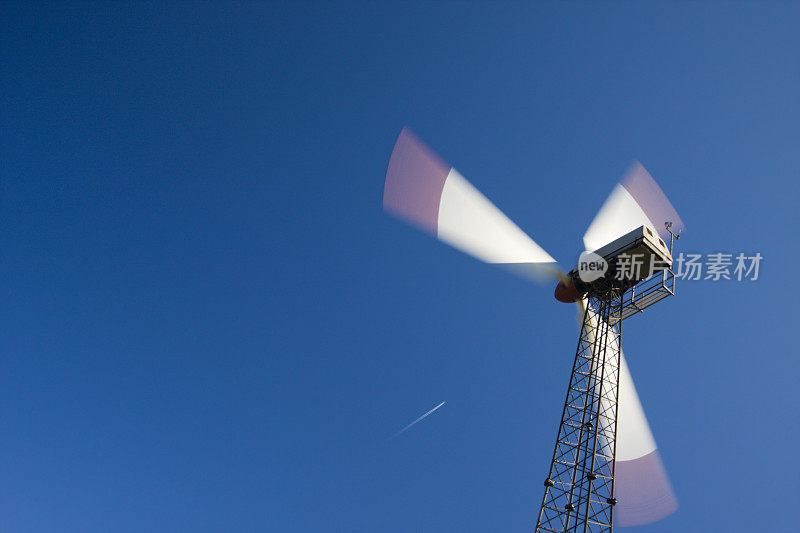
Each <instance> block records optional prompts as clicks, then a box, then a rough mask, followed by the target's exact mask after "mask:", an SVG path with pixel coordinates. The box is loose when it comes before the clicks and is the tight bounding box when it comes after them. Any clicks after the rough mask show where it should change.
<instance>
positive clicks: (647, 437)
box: [578, 301, 678, 527]
mask: <svg viewBox="0 0 800 533" xmlns="http://www.w3.org/2000/svg"><path fill="white" fill-rule="evenodd" d="M587 304H588V303H587V302H586V301H580V302H578V307H579V309H585V307H584V306H585V305H587ZM589 313H590V320H591V321H590V323H589V327H590V328H592V329H591V330H590V331H589V335H590V339H591V338H592V337H591V336H592V335H593V334H594V331H596V325H597V323H598V317H597V314H596V310H595V309H593V308H592V307H589ZM607 351H608V354H610V355H616V354H617V353H619V355H620V363H619V364H620V367H619V391H618V397H617V431H616V450H615V454H614V455H615V458H616V459H615V467H614V497H615V498H616V499H617V504H616V505H615V506H614V524H615V525H617V526H621V527H628V526H640V525H645V524H650V523H652V522H656V521H658V520H661V519H662V518H665V517H667V516H669V515H671V514H672V513H674V512H675V511H676V510H677V509H678V500H677V499H676V498H675V493H674V492H673V491H672V485H671V484H670V482H669V478H668V477H667V474H666V471H665V470H664V465H663V463H662V462H661V456H660V455H659V453H658V447H657V446H656V441H655V439H654V438H653V433H652V432H651V431H650V425H649V424H648V423H647V417H645V415H644V409H642V403H641V402H640V401H639V395H638V394H636V387H635V386H634V385H633V378H632V377H631V373H630V370H629V369H628V363H627V362H626V361H625V354H624V353H622V351H621V350H620V348H619V340H618V339H617V338H609V340H608V346H607ZM606 365H607V366H606V367H605V372H608V373H611V372H613V363H612V362H611V361H609V362H607V363H606ZM601 412H613V410H611V409H609V405H608V403H607V402H605V401H603V400H601ZM604 442H606V443H607V442H608V441H604Z"/></svg>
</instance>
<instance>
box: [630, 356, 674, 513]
mask: <svg viewBox="0 0 800 533" xmlns="http://www.w3.org/2000/svg"><path fill="white" fill-rule="evenodd" d="M617 405H618V410H617V453H616V466H615V469H614V493H615V494H614V495H615V497H616V498H617V502H618V503H617V505H616V506H615V507H614V523H615V524H616V525H618V526H622V527H628V526H640V525H644V524H649V523H651V522H655V521H657V520H661V519H662V518H665V517H667V516H669V515H671V514H672V513H674V512H675V511H677V510H678V500H677V499H676V498H675V493H674V492H673V491H672V485H671V484H670V482H669V478H668V477H667V473H666V471H665V470H664V464H663V463H662V462H661V456H660V455H659V453H658V447H657V446H656V441H655V439H654V438H653V433H652V432H651V431H650V425H649V424H648V423H647V418H646V417H645V415H644V409H642V404H641V402H640V401H639V395H638V394H636V387H635V386H634V385H633V378H632V377H631V373H630V370H629V369H628V364H627V362H626V361H625V354H624V353H623V354H621V357H620V377H619V400H618V404H617Z"/></svg>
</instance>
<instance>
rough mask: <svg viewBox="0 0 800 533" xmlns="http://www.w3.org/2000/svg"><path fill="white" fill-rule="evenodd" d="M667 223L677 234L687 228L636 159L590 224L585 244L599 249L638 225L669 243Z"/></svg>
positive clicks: (585, 236) (590, 247)
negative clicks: (650, 230)
mask: <svg viewBox="0 0 800 533" xmlns="http://www.w3.org/2000/svg"><path fill="white" fill-rule="evenodd" d="M665 222H672V231H673V232H675V233H679V232H680V231H682V230H683V229H684V225H683V222H682V221H681V218H680V217H679V216H678V213H677V211H675V208H674V207H672V204H671V203H670V202H669V200H668V199H667V197H666V195H665V194H664V192H663V191H662V190H661V187H659V186H658V184H657V183H656V182H655V180H654V179H653V178H652V176H650V174H649V173H648V172H647V170H645V168H644V167H643V166H642V165H641V164H640V163H639V162H638V161H635V162H634V163H633V164H632V165H631V167H630V168H629V169H628V171H627V172H626V173H625V176H623V178H622V180H621V181H620V182H619V183H618V184H617V185H616V186H615V187H614V189H613V190H612V191H611V194H610V195H609V196H608V198H607V199H606V201H605V203H604V204H603V207H601V208H600V211H598V213H597V215H596V216H595V217H594V220H593V221H592V223H591V224H590V225H589V229H587V230H586V233H585V234H584V236H583V245H584V247H585V248H586V249H587V250H590V251H594V250H597V249H599V248H602V247H603V246H604V245H606V244H608V243H610V242H611V241H613V240H615V239H617V238H618V237H621V236H623V235H625V234H626V233H628V232H629V231H632V230H634V229H636V228H638V227H639V226H649V227H650V229H652V230H654V231H655V232H657V233H658V235H659V236H660V237H661V238H662V239H663V240H664V241H665V242H667V241H669V238H670V235H669V232H668V231H667V230H666V228H665V226H664V223H665Z"/></svg>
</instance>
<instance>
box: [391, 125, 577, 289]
mask: <svg viewBox="0 0 800 533" xmlns="http://www.w3.org/2000/svg"><path fill="white" fill-rule="evenodd" d="M383 207H384V209H385V210H386V211H387V212H389V213H391V214H393V215H395V216H397V217H398V218H401V219H403V220H405V221H407V222H409V223H411V224H412V225H414V226H417V227H418V228H420V229H422V230H423V231H425V232H427V233H430V234H431V235H433V236H435V237H437V238H438V239H439V240H441V241H443V242H446V243H447V244H449V245H451V246H453V247H454V248H457V249H458V250H461V251H462V252H465V253H467V254H469V255H471V256H473V257H475V258H476V259H480V260H481V261H484V262H486V263H491V264H499V265H502V266H505V267H507V268H509V269H511V270H513V271H514V272H515V273H517V274H519V275H522V276H523V277H526V278H529V279H533V280H534V281H538V282H546V281H551V280H552V279H556V278H558V277H559V275H561V270H560V269H559V268H558V265H557V264H556V262H555V260H554V259H553V258H552V257H551V256H550V255H549V254H548V253H547V252H545V251H544V250H543V249H542V248H541V247H540V246H539V245H538V244H536V243H535V242H534V241H533V240H532V239H531V238H530V237H528V236H527V235H526V234H525V233H524V232H523V231H522V230H521V229H519V228H518V227H517V226H516V224H514V223H513V222H512V221H511V220H509V218H508V217H506V216H505V215H504V214H503V213H502V212H501V211H500V210H499V209H498V208H497V207H495V206H494V204H492V203H491V202H490V201H489V200H488V199H486V197H485V196H483V195H482V194H481V193H480V192H479V191H478V190H477V189H476V188H475V187H473V186H472V185H471V184H470V183H469V182H468V181H467V180H466V179H465V178H464V177H463V176H462V175H461V174H459V173H458V171H457V170H456V169H455V168H453V167H452V166H450V165H448V164H447V163H445V162H444V161H442V160H441V159H440V158H439V156H437V155H436V154H435V153H434V152H433V151H432V150H431V149H430V148H428V147H427V146H426V145H425V144H424V143H423V142H422V141H421V140H420V139H418V138H417V136H416V135H414V134H413V133H412V132H411V130H409V129H408V128H403V131H401V132H400V136H399V137H398V139H397V143H396V144H395V146H394V150H393V151H392V156H391V158H390V160H389V168H388V169H387V171H386V184H385V186H384V190H383Z"/></svg>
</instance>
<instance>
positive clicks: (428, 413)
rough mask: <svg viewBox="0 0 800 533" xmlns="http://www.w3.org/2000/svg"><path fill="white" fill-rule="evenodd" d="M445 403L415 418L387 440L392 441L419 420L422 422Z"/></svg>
mask: <svg viewBox="0 0 800 533" xmlns="http://www.w3.org/2000/svg"><path fill="white" fill-rule="evenodd" d="M445 403H447V402H442V403H440V404H439V405H437V406H436V407H434V408H433V409H431V410H430V411H428V412H427V413H425V414H424V415H422V416H421V417H419V418H417V419H416V420H414V421H413V422H411V423H410V424H409V425H407V426H406V427H404V428H403V429H401V430H400V431H398V432H397V433H395V434H394V435H392V436H391V437H390V439H389V440H392V439H393V438H395V437H397V436H398V435H400V434H401V433H403V432H404V431H405V430H407V429H408V428H410V427H411V426H413V425H414V424H416V423H417V422H419V421H420V420H422V419H423V418H425V417H426V416H428V415H430V414H431V413H433V412H434V411H435V410H437V409H438V408H440V407H441V406H443V405H444V404H445Z"/></svg>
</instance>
